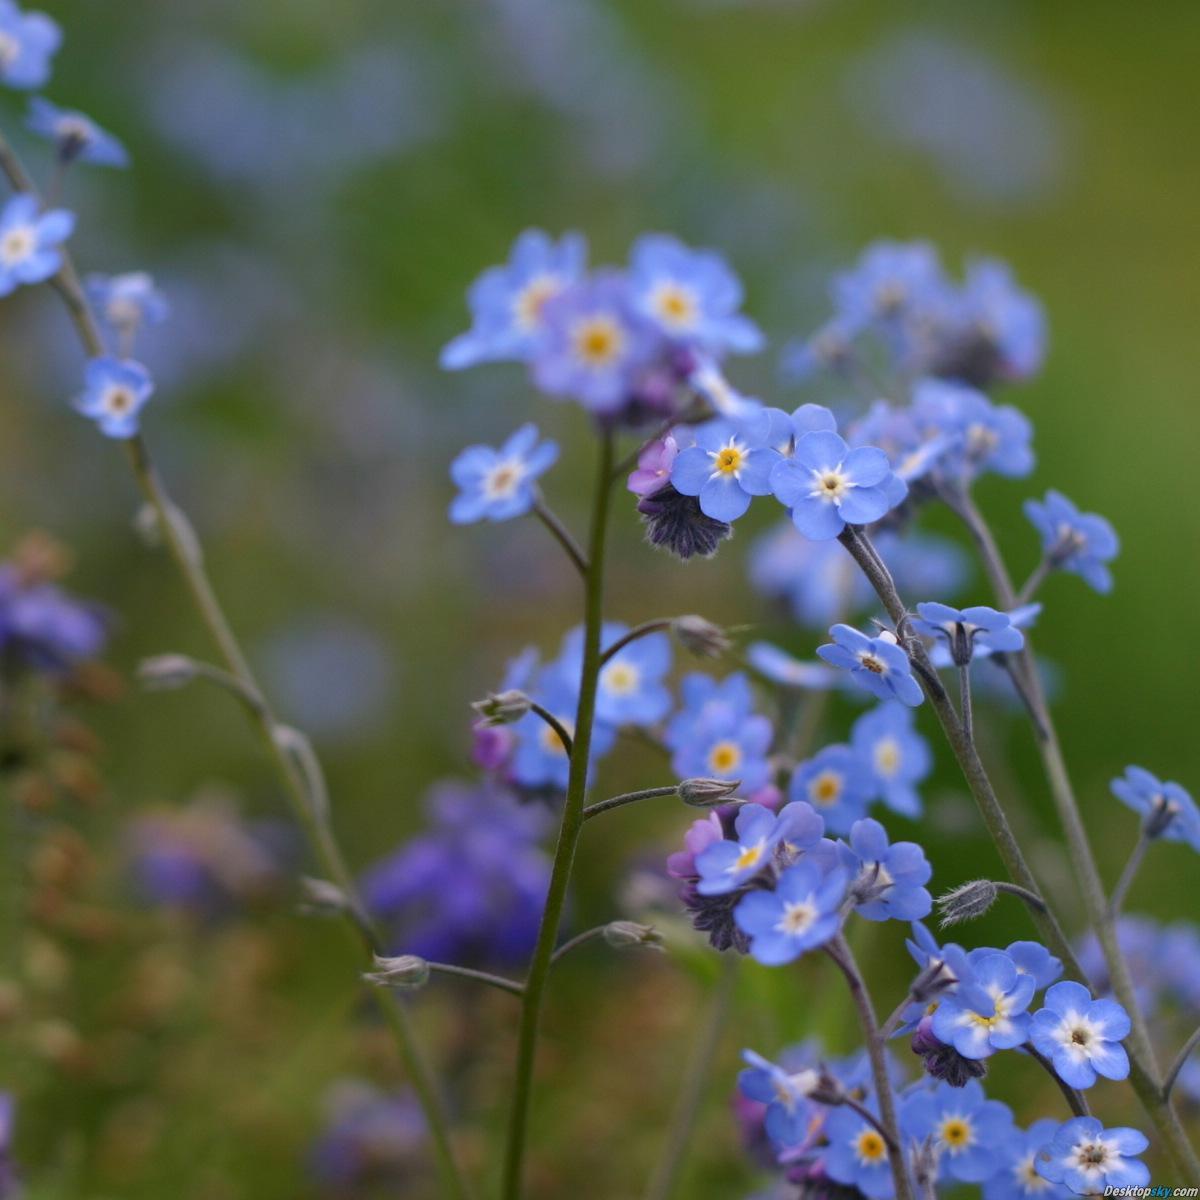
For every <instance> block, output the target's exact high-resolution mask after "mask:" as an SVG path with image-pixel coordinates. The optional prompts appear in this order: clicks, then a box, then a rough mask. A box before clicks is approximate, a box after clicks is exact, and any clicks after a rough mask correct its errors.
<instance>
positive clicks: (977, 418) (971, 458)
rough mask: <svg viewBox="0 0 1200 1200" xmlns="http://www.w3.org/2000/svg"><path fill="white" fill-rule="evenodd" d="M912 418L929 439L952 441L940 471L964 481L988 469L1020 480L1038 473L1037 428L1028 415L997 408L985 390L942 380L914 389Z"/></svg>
mask: <svg viewBox="0 0 1200 1200" xmlns="http://www.w3.org/2000/svg"><path fill="white" fill-rule="evenodd" d="M913 414H914V416H915V417H916V418H917V419H918V421H919V422H920V423H921V424H922V425H923V427H924V428H925V429H926V431H927V432H926V436H927V437H937V436H939V435H941V436H944V437H946V438H948V440H949V448H948V449H947V451H946V452H945V453H944V454H942V455H941V456H940V458H939V459H938V464H939V469H940V470H942V471H944V472H945V473H947V474H949V475H951V476H953V477H956V478H959V479H964V480H970V479H973V478H975V477H976V476H977V475H981V474H983V473H984V472H986V471H994V472H995V473H996V474H997V475H1004V476H1007V477H1009V478H1019V477H1021V476H1024V475H1028V474H1029V473H1030V471H1032V470H1033V449H1032V447H1031V445H1030V442H1031V441H1032V438H1033V426H1032V425H1031V424H1030V422H1029V418H1028V417H1026V416H1025V414H1024V413H1022V412H1019V411H1018V410H1017V409H1015V408H1012V407H1011V406H1009V405H995V404H993V403H992V402H991V401H990V400H989V399H988V398H987V397H986V396H985V395H984V394H983V393H982V392H977V391H975V389H974V388H970V387H965V386H963V385H961V384H956V383H947V382H945V381H944V380H940V379H922V380H920V381H919V382H918V383H917V384H916V386H915V387H914V388H913Z"/></svg>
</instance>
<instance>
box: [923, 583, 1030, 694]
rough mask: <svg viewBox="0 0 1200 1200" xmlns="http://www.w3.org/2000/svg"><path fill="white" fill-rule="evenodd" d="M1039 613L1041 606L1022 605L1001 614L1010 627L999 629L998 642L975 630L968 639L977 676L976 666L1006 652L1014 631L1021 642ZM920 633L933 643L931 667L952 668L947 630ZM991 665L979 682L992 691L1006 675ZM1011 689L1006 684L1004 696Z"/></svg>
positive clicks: (941, 606) (957, 610)
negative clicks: (990, 670) (991, 669)
mask: <svg viewBox="0 0 1200 1200" xmlns="http://www.w3.org/2000/svg"><path fill="white" fill-rule="evenodd" d="M918 607H919V606H918ZM936 607H937V609H938V610H941V609H949V607H950V606H949V605H944V604H939V605H937V606H936ZM981 607H982V606H981ZM951 611H954V612H962V613H964V614H965V613H966V612H968V611H970V610H968V609H953V610H951ZM984 611H986V612H994V611H995V610H994V609H985V610H984ZM1041 613H1042V606H1041V605H1040V604H1022V605H1021V606H1020V607H1019V608H1014V609H1013V610H1012V612H1009V613H1002V614H1001V615H1002V616H1006V617H1007V618H1008V622H1009V628H1004V627H1001V629H1000V631H999V637H998V639H997V638H993V637H992V636H991V635H990V634H988V633H986V632H984V633H981V632H979V631H978V630H976V631H975V632H974V633H973V634H972V635H971V638H970V648H971V662H972V663H973V664H976V673H978V664H979V663H981V662H985V661H986V660H987V659H990V658H991V657H992V655H994V654H1003V653H1005V651H1004V650H1003V649H1002V647H1003V646H1005V645H1011V644H1012V643H1013V642H1014V641H1015V638H1014V637H1013V631H1016V632H1018V633H1021V636H1022V641H1023V640H1024V634H1023V632H1022V631H1023V630H1026V629H1029V628H1031V627H1032V626H1033V624H1034V623H1035V622H1036V621H1037V619H1038V617H1039V616H1041ZM913 624H914V625H916V626H918V627H921V622H920V621H914V622H913ZM953 624H954V625H955V626H957V624H958V622H957V621H954V622H953ZM922 631H923V632H925V633H927V634H928V635H929V636H930V637H933V638H934V643H933V645H932V646H931V647H930V649H929V659H930V661H931V662H932V663H933V665H934V666H935V667H937V668H938V669H939V670H943V669H945V668H947V667H953V666H955V665H956V664H955V661H954V653H955V649H956V647H955V644H954V641H953V638H952V636H951V634H950V630H948V629H947V630H945V631H943V630H940V629H934V628H933V627H932V625H931V626H930V628H925V629H923V630H922ZM957 649H959V650H962V649H963V646H962V645H961V644H960V645H959V646H958V647H957ZM992 666H993V668H994V673H993V675H987V674H983V675H979V676H978V680H979V682H980V683H982V685H983V686H984V687H985V688H987V687H990V688H992V689H993V690H994V689H995V686H996V684H997V683H998V682H999V681H1002V680H1004V679H1006V672H1005V671H1004V668H1003V667H1002V666H1001V665H1000V664H999V663H994V664H992ZM1042 667H1043V669H1044V668H1045V664H1044V663H1043V664H1042ZM1011 690H1012V689H1011V683H1009V684H1008V685H1007V686H1006V689H1005V691H1004V693H1003V694H1005V695H1008V694H1011Z"/></svg>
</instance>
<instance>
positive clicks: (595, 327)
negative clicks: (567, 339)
mask: <svg viewBox="0 0 1200 1200" xmlns="http://www.w3.org/2000/svg"><path fill="white" fill-rule="evenodd" d="M571 337H572V342H573V343H574V347H575V354H576V357H578V358H579V360H580V361H581V362H582V363H583V364H584V365H585V366H587V367H589V368H591V369H592V370H599V369H600V368H602V367H607V366H609V365H610V364H611V363H612V362H614V361H615V360H616V359H617V358H619V357H620V356H621V352H622V350H624V348H625V335H624V333H623V332H622V331H621V326H620V325H619V324H618V323H617V321H616V320H614V319H613V318H612V317H610V316H605V315H598V316H594V317H586V318H584V319H583V320H582V321H579V322H578V323H577V324H576V325H575V328H574V330H573V331H572V335H571Z"/></svg>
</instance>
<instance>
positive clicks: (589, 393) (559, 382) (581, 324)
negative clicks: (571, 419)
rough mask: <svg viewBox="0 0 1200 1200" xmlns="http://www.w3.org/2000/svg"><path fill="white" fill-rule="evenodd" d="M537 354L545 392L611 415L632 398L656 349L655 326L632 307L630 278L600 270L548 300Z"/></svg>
mask: <svg viewBox="0 0 1200 1200" xmlns="http://www.w3.org/2000/svg"><path fill="white" fill-rule="evenodd" d="M542 318H543V325H544V331H543V334H542V336H541V338H540V339H539V341H538V343H537V346H536V348H535V352H534V355H533V364H532V369H533V377H534V381H535V382H536V383H537V385H538V387H540V388H541V389H542V390H543V391H545V392H548V393H549V394H550V395H553V396H570V397H573V398H574V399H576V400H578V401H579V402H580V403H581V404H582V405H583V406H584V407H585V408H587V409H589V410H591V411H592V412H596V413H601V414H608V413H612V412H614V411H616V410H617V409H619V408H621V407H622V406H623V405H624V404H625V403H626V402H627V401H628V400H629V398H630V396H631V394H632V392H633V390H634V385H635V383H636V382H637V378H638V376H639V375H640V373H641V372H642V371H643V370H644V369H645V368H646V367H647V365H648V364H649V362H650V359H651V357H652V356H653V354H654V352H655V351H656V350H657V348H658V344H659V338H658V334H657V332H656V331H655V330H654V328H653V327H652V326H651V325H650V324H649V323H648V322H647V321H646V320H645V318H643V317H642V316H641V314H639V313H638V312H637V311H636V310H635V309H634V307H633V304H632V302H631V299H630V295H629V284H628V281H627V280H626V278H625V277H624V276H623V275H621V274H619V273H617V272H615V271H598V272H597V273H596V274H594V275H592V276H590V277H589V278H587V279H584V280H581V281H580V282H578V283H576V284H574V285H573V286H571V287H569V288H567V289H566V290H565V291H562V292H560V293H559V294H558V295H556V296H555V297H553V299H551V300H548V301H547V302H546V304H545V307H544V308H543V309H542Z"/></svg>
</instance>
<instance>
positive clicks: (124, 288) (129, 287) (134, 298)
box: [84, 271, 171, 344]
mask: <svg viewBox="0 0 1200 1200" xmlns="http://www.w3.org/2000/svg"><path fill="white" fill-rule="evenodd" d="M84 288H85V290H86V291H87V296H88V299H89V300H90V301H91V302H92V305H93V307H94V308H95V309H96V315H97V316H98V317H99V318H100V319H101V321H103V322H104V324H105V325H107V326H108V327H109V329H111V330H112V331H113V332H114V333H115V334H116V335H117V336H118V337H119V338H122V339H123V340H124V342H125V343H126V344H129V343H131V342H132V339H133V338H134V336H135V335H136V334H137V332H138V330H139V329H141V327H142V326H143V325H161V324H162V322H163V321H165V320H166V319H167V317H168V316H169V314H170V311H171V306H170V304H169V303H168V302H167V298H166V296H164V295H163V294H162V292H160V291H159V290H158V288H157V287H156V286H155V283H154V280H153V278H151V276H150V275H149V274H148V273H147V272H145V271H126V272H124V273H123V274H120V275H89V276H88V277H87V279H86V280H85V281H84Z"/></svg>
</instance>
